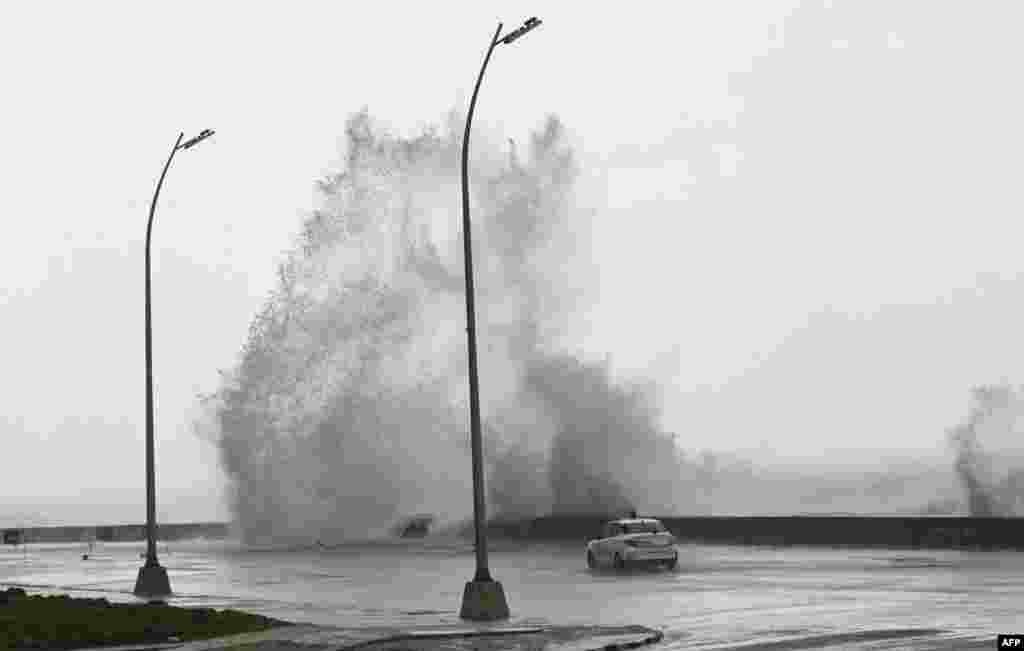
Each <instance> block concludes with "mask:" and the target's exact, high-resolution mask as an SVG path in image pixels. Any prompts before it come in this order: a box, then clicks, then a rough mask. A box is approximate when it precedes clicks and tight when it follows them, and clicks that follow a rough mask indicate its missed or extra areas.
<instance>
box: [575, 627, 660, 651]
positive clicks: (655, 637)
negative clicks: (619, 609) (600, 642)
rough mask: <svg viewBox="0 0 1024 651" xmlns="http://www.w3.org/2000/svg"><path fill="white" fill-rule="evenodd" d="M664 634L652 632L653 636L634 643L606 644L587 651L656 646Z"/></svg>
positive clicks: (614, 650) (611, 650) (610, 650)
mask: <svg viewBox="0 0 1024 651" xmlns="http://www.w3.org/2000/svg"><path fill="white" fill-rule="evenodd" d="M664 637H665V634H664V633H662V632H661V631H654V635H651V636H649V637H645V638H644V639H642V640H638V641H636V642H623V643H622V644H606V645H605V646H602V647H598V648H597V649H590V650H589V651H618V649H637V648H639V647H642V646H647V645H648V644H657V643H658V642H661V640H662V639H664Z"/></svg>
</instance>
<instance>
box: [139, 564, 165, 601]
mask: <svg viewBox="0 0 1024 651" xmlns="http://www.w3.org/2000/svg"><path fill="white" fill-rule="evenodd" d="M170 594H171V581H170V579H168V578H167V569H166V568H164V567H162V566H160V565H159V564H154V565H149V564H146V565H143V566H142V567H140V568H139V576H138V578H137V579H136V580H135V596H136V597H166V596H168V595H170Z"/></svg>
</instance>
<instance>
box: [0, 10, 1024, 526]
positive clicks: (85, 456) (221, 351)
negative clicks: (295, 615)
mask: <svg viewBox="0 0 1024 651" xmlns="http://www.w3.org/2000/svg"><path fill="white" fill-rule="evenodd" d="M1021 13H1022V9H1021V8H1020V6H1019V5H1017V4H1016V3H953V2H948V3H933V2H923V1H922V2H885V3H883V2H870V3H869V2H835V3H832V6H831V8H830V7H829V6H828V3H823V2H821V1H816V2H803V3H800V2H769V1H767V0H750V1H749V2H725V1H723V0H709V1H706V2H683V1H679V2H672V3H668V2H657V3H649V4H648V3H629V4H621V3H606V4H602V3H577V2H566V3H560V4H556V3H551V2H546V3H544V7H543V9H541V8H539V7H534V6H532V5H530V4H529V3H526V4H524V3H521V2H519V3H513V2H493V3H489V2H466V3H457V4H456V3H451V4H449V3H444V2H435V3H421V2H407V3H401V2H387V1H385V0H379V1H377V2H369V3H351V2H287V3H286V2H278V3H242V2H221V3H206V2H184V1H182V2H175V3H157V2H116V3H115V2H98V1H96V2H89V3H84V2H70V1H69V2H44V1H37V2H31V3H29V2H21V3H9V4H8V5H5V7H4V8H3V9H2V10H0V59H2V60H3V61H4V62H5V66H4V75H3V76H4V82H3V91H2V95H3V99H2V102H0V114H2V117H3V124H4V127H5V128H4V132H5V133H4V137H3V140H2V142H3V145H2V147H0V174H2V178H3V181H4V182H3V191H2V192H0V214H2V215H3V224H4V227H5V229H6V233H5V235H4V237H2V238H0V322H2V323H3V334H4V336H3V337H0V389H2V395H3V396H4V402H5V405H6V406H5V408H4V409H3V412H2V416H0V430H2V439H0V440H2V441H3V447H2V450H3V452H2V454H0V459H2V461H0V509H5V514H6V516H12V514H13V513H14V512H15V511H17V510H18V509H21V510H23V511H24V512H25V513H29V514H44V515H43V516H40V517H46V518H47V519H49V520H51V521H75V522H77V521H79V520H85V521H96V520H100V521H125V522H140V521H142V520H144V517H145V510H144V489H143V487H144V458H145V457H144V449H145V448H144V413H145V412H144V383H143V381H144V358H143V351H144V348H143V242H144V236H145V221H146V215H147V210H148V205H149V201H150V198H151V196H152V192H153V188H154V185H155V182H156V179H157V177H158V176H159V173H160V168H161V166H162V165H163V162H164V160H165V158H166V156H167V154H168V153H169V150H170V148H171V146H172V145H173V143H174V140H175V138H176V137H177V134H178V132H179V131H184V132H185V133H186V137H189V136H191V135H194V134H195V133H198V132H199V131H200V130H201V129H204V128H212V129H215V130H216V131H217V133H216V135H215V136H214V137H213V138H212V139H210V140H209V141H206V142H204V143H202V145H200V146H199V147H196V148H195V149H192V150H189V151H186V152H182V153H180V154H179V155H178V156H177V157H176V159H175V163H174V167H173V168H172V170H171V172H170V174H169V175H168V179H167V181H166V183H165V185H164V189H163V193H162V197H161V201H160V205H159V209H158V212H157V218H156V223H155V226H154V235H153V256H154V262H153V264H154V267H153V278H154V323H155V325H154V333H155V376H156V400H157V413H156V419H157V430H156V432H157V462H158V464H157V470H158V474H157V482H158V488H159V497H158V514H159V517H160V519H161V520H164V521H166V520H168V519H170V520H177V521H181V520H196V519H207V518H220V517H224V514H225V513H226V511H225V509H224V508H223V506H222V504H220V503H219V500H218V499H217V496H218V495H219V492H220V490H221V486H222V480H221V478H220V471H219V470H218V468H217V461H216V455H215V453H214V451H213V449H212V448H210V447H209V446H207V445H206V444H203V443H200V442H199V441H198V440H197V438H196V437H195V436H194V434H193V432H192V429H191V423H192V422H193V419H194V417H195V403H196V401H195V395H196V394H197V393H199V392H205V391H212V390H214V389H215V388H216V387H217V377H218V376H217V370H218V369H225V368H228V367H230V366H231V365H232V364H233V363H234V361H235V358H236V355H237V353H238V351H239V349H240V347H241V345H242V343H243V341H244V338H245V336H246V333H247V329H248V326H249V322H250V320H251V319H252V317H253V315H254V313H255V312H256V311H257V310H258V309H259V308H260V306H261V303H262V301H263V298H264V296H265V295H266V293H267V292H268V291H269V290H270V289H271V287H272V286H273V283H274V279H275V278H274V271H275V262H276V261H278V260H280V259H281V254H282V251H284V250H285V249H286V248H287V247H289V246H290V244H291V241H292V237H293V236H294V235H295V234H296V232H297V230H298V226H299V224H300V222H301V219H302V216H303V215H304V214H306V213H307V212H308V211H310V210H311V209H313V208H314V207H315V206H316V205H317V204H316V197H315V195H314V192H313V182H314V181H315V180H316V179H317V178H320V177H321V176H322V175H324V174H326V173H328V172H329V171H331V170H335V169H337V168H338V163H339V160H340V158H341V155H342V154H343V152H342V151H341V150H340V149H339V147H340V146H341V145H340V142H341V141H340V137H341V136H342V135H343V129H344V123H345V120H346V118H347V117H348V116H349V115H351V114H352V113H353V112H355V111H358V110H359V109H361V108H363V107H364V106H365V107H368V108H369V110H370V112H371V114H372V115H374V116H375V117H376V118H377V119H378V120H380V121H382V122H384V123H385V124H387V125H390V126H391V127H392V128H393V129H395V130H396V131H398V132H401V133H410V134H411V133H414V132H415V130H416V129H417V128H419V127H421V126H423V125H427V124H430V123H438V122H440V121H442V120H443V118H444V115H445V113H446V112H447V111H449V110H451V109H453V108H455V109H460V110H464V108H465V106H466V104H467V102H468V98H469V95H470V92H471V91H472V84H473V82H474V81H475V75H476V73H477V70H478V68H479V64H480V62H481V59H482V56H483V54H484V51H485V50H486V46H487V44H488V39H489V38H490V37H491V35H492V34H493V31H494V28H495V27H496V25H497V22H498V21H499V20H500V21H504V22H505V24H506V26H507V27H506V29H512V28H514V27H515V26H517V25H518V24H519V23H520V22H521V21H522V20H523V19H525V18H527V17H529V16H531V15H534V14H537V15H538V16H539V17H540V18H541V19H543V21H544V24H543V26H542V27H541V28H540V29H538V30H536V31H535V32H532V33H531V34H530V35H529V36H528V37H526V38H524V39H523V40H521V41H519V42H517V43H516V44H515V46H514V47H511V48H502V49H501V50H499V51H498V52H497V53H496V55H495V57H494V59H493V61H492V63H491V66H490V68H489V69H488V77H487V79H486V80H485V82H484V87H483V90H482V91H481V99H480V101H479V104H478V110H477V115H476V119H475V121H474V128H475V130H476V129H477V128H478V129H479V130H480V132H481V133H489V134H492V135H494V134H498V135H500V136H501V137H507V138H513V139H524V138H525V137H526V136H527V134H528V132H529V130H530V129H531V128H535V127H537V126H538V125H539V124H541V122H542V120H543V118H544V116H545V115H546V114H548V113H555V114H557V115H559V116H560V117H561V118H562V119H563V121H564V123H565V125H566V127H567V128H568V130H569V132H570V133H571V136H572V139H573V141H574V142H575V143H576V145H577V147H578V148H579V157H580V162H581V168H582V172H583V175H582V178H581V181H580V187H581V196H583V197H585V199H586V201H587V202H588V203H589V204H591V205H592V206H593V207H594V214H593V219H594V223H593V226H592V229H593V231H594V233H595V235H594V238H593V243H592V247H593V251H592V252H590V253H591V255H592V257H593V260H594V261H595V264H596V267H597V268H599V270H600V271H599V273H600V276H599V278H597V279H588V282H590V281H593V282H595V283H597V286H598V287H599V288H600V289H599V299H600V300H599V301H598V303H597V304H596V306H595V307H594V309H593V310H592V311H591V312H590V313H588V314H586V315H582V317H581V320H582V322H584V323H586V325H587V327H586V328H585V329H584V330H585V332H584V331H583V330H581V331H580V332H581V334H580V335H579V337H578V340H577V341H576V342H575V345H577V346H578V347H580V348H581V349H583V350H585V351H587V352H588V353H589V354H591V355H594V356H598V357H604V356H605V355H608V356H610V358H611V360H612V363H613V364H614V366H615V368H616V369H617V370H619V371H620V372H621V373H623V374H624V375H633V376H639V377H645V376H651V377H654V378H655V379H656V380H657V381H659V382H660V383H661V386H662V390H663V400H664V403H665V405H664V407H665V426H666V427H667V428H669V429H671V430H673V431H677V432H679V433H680V434H681V437H682V440H683V441H684V444H685V445H686V446H687V447H688V448H692V449H701V448H709V449H714V450H723V451H741V452H742V453H744V454H747V455H749V456H750V457H751V458H754V459H756V460H757V461H758V462H759V463H778V464H784V463H807V464H816V463H817V464H830V465H832V464H839V463H852V462H854V461H858V462H862V461H865V460H869V459H871V458H873V457H875V456H877V455H878V454H880V453H883V452H884V453H885V454H889V455H892V456H894V457H927V458H933V457H934V458H941V457H943V456H948V454H949V452H948V450H947V447H946V443H945V438H944V436H945V435H944V430H945V429H946V428H948V427H950V426H951V425H954V424H955V423H956V422H958V421H959V420H960V419H961V418H962V417H963V416H964V414H965V413H966V410H967V407H968V404H967V400H968V390H969V389H970V387H971V386H973V385H975V384H978V383H986V382H998V381H1001V380H1004V379H1005V380H1007V381H1009V382H1012V383H1015V384H1016V383H1022V382H1024V347H1022V346H1021V345H1020V343H1021V339H1022V337H1021V334H1020V333H1022V332H1024V309H1022V307H1021V306H1022V304H1024V303H1022V297H1024V279H1022V278H1021V276H1020V271H1021V269H1022V268H1024V261H1022V260H1021V254H1020V249H1021V241H1022V238H1021V235H1022V232H1021V230H1022V229H1021V227H1020V217H1021V207H1022V200H1021V194H1020V190H1019V180H1018V178H1017V177H1018V176H1019V167H1020V165H1019V157H1020V152H1021V134H1022V127H1021V119H1020V116H1021V114H1022V111H1021V109H1022V101H1021V100H1022V93H1021V90H1020V88H1021V86H1020V83H1019V63H1020V61H1022V60H1024V51H1022V50H1024V45H1022V42H1021V40H1020V39H1019V38H1018V36H1017V34H1016V33H1015V32H1016V31H1017V30H1018V26H1019V24H1020V18H1021ZM457 202H458V197H453V203H452V205H453V210H454V209H455V208H456V207H457V205H458V204H457ZM456 217H457V215H456V213H455V212H453V219H454V218H456ZM211 496H213V497H211ZM18 517H21V516H18ZM26 517H27V516H26Z"/></svg>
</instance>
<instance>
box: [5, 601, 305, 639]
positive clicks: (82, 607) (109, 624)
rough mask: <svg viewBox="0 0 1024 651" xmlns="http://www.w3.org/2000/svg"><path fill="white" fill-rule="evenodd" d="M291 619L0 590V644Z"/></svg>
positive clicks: (256, 627)
mask: <svg viewBox="0 0 1024 651" xmlns="http://www.w3.org/2000/svg"><path fill="white" fill-rule="evenodd" d="M291 625H292V624H291V622H284V621H281V620H276V619H271V618H269V617H262V616H260V615H252V614H250V613H243V612H240V611H237V610H230V609H224V610H215V609H213V608H177V607H175V606H168V605H167V604H165V603H162V602H156V603H145V604H144V603H139V604H113V603H110V602H109V601H107V600H106V599H72V598H71V597H68V596H67V595H58V596H42V595H27V594H26V593H25V591H24V590H21V589H20V588H9V589H8V590H6V591H0V649H9V648H13V647H18V648H46V649H74V648H79V647H87V646H105V645H120V644H151V643H159V642H167V641H168V639H169V638H172V637H173V638H177V639H178V640H180V641H182V642H189V641H192V640H204V639H208V638H212V637H220V636H223V635H235V634H238V633H252V632H256V631H264V630H267V629H270V628H277V627H280V626H291Z"/></svg>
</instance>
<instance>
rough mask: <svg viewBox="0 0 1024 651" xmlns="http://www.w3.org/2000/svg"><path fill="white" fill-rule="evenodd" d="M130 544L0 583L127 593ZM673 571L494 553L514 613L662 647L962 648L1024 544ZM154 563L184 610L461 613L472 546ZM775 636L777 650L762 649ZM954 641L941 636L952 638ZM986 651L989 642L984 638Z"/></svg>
mask: <svg viewBox="0 0 1024 651" xmlns="http://www.w3.org/2000/svg"><path fill="white" fill-rule="evenodd" d="M140 549H141V545H140V544H138V543H134V544H133V543H110V544H105V545H100V546H99V547H98V548H97V549H96V550H95V551H94V556H92V557H91V558H90V559H89V560H82V558H81V550H80V546H76V545H32V546H29V548H28V549H27V550H25V549H23V548H15V547H5V548H3V549H0V584H2V585H4V586H8V585H20V586H22V587H25V588H27V589H30V590H35V591H41V592H54V593H56V592H70V593H71V594H75V595H92V596H96V595H101V596H105V597H107V598H108V599H110V600H111V601H133V600H134V599H135V597H134V596H133V595H132V594H131V590H132V588H133V586H134V582H135V576H136V573H137V571H138V564H139V560H138V552H139V550H140ZM680 551H681V558H680V568H679V569H678V570H677V571H674V572H665V571H657V570H655V571H650V570H637V571H627V572H620V573H616V572H591V571H589V570H587V569H586V566H585V563H584V559H583V556H582V553H581V550H579V549H573V548H567V547H557V546H549V545H544V546H534V547H525V546H523V547H519V548H513V549H508V550H504V551H495V552H492V554H491V566H492V573H493V574H494V576H495V578H496V579H498V580H499V581H501V582H502V583H503V584H504V587H505V591H506V594H507V595H508V598H509V602H510V607H511V609H512V612H513V620H512V621H511V622H509V623H511V624H519V625H537V624H546V623H554V624H581V625H585V624H602V625H623V624H626V625H628V624H639V625H644V626H650V627H652V628H657V629H660V630H662V631H665V633H666V637H665V640H664V641H663V643H662V644H661V645H660V646H661V647H666V648H678V649H683V648H695V649H696V648H702V649H712V648H739V647H737V646H736V645H753V646H751V647H750V648H752V649H782V648H787V649H789V648H844V649H845V648H857V649H884V648H918V649H927V648H965V647H969V646H971V645H973V644H974V643H976V642H977V643H979V644H980V643H981V641H985V642H986V643H987V644H991V641H992V640H993V639H994V635H995V633H996V632H999V631H1010V630H1014V629H1017V628H1019V626H1018V625H1017V622H1018V621H1019V620H1020V610H1021V608H1022V606H1021V605H1020V604H1022V603H1024V554H1015V553H1009V552H987V553H986V552H963V551H941V552H935V553H921V552H914V553H908V552H906V551H891V552H887V551H880V550H877V549H875V550H829V549H770V548H741V547H712V546H695V545H690V546H684V547H682V548H681V550H680ZM161 562H162V563H163V564H164V565H165V566H166V567H167V568H168V572H169V574H170V577H171V584H172V586H173V588H174V590H175V591H176V595H175V597H174V598H173V599H171V600H170V601H171V602H172V603H174V604H177V605H182V606H206V607H213V608H227V607H230V608H237V609H241V610H249V611H252V612H257V613H260V614H263V615H268V616H271V617H278V618H282V619H288V620H292V621H301V622H309V623H313V624H320V625H328V626H338V627H346V628H348V627H361V626H399V627H424V626H434V625H440V624H447V625H457V624H459V623H460V621H459V619H458V616H457V615H458V607H459V601H460V599H461V594H462V587H463V584H464V582H465V581H468V580H469V579H470V578H471V577H472V574H473V562H474V558H473V554H472V549H471V548H467V547H466V546H465V545H464V544H462V543H456V544H452V545H451V546H449V547H447V548H446V547H445V545H444V543H441V542H438V541H429V542H428V543H424V544H423V546H422V547H421V548H417V547H416V546H415V545H408V544H406V545H401V546H397V545H381V546H372V545H366V544H360V545H352V546H350V547H339V548H335V549H330V550H298V551H280V552H275V551H260V552H247V551H245V550H243V549H240V548H239V547H238V546H237V545H234V544H231V543H226V542H225V543H216V542H207V543H199V542H197V543H191V544H189V543H179V544H178V545H176V546H175V549H174V551H173V552H172V553H167V554H164V555H163V556H162V557H161ZM773 645H774V646H773ZM950 645H952V646H950ZM985 648H987V647H985Z"/></svg>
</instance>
